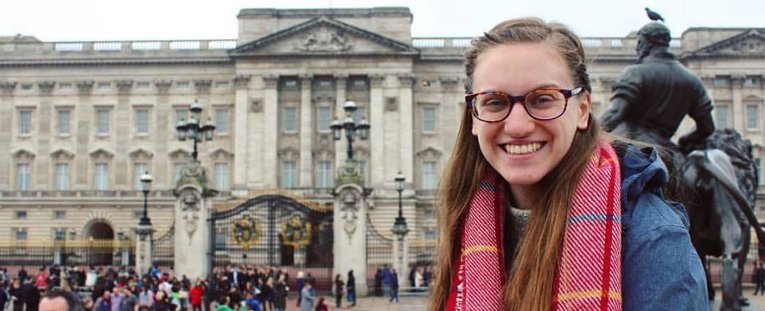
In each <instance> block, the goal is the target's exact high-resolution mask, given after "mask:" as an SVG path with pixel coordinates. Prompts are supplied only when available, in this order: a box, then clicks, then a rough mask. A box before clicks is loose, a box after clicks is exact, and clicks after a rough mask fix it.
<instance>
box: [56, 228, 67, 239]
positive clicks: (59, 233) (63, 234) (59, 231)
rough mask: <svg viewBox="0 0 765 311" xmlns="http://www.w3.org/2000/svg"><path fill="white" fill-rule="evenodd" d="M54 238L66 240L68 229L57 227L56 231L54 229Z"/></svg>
mask: <svg viewBox="0 0 765 311" xmlns="http://www.w3.org/2000/svg"><path fill="white" fill-rule="evenodd" d="M53 240H56V241H63V240H66V230H64V229H56V231H53Z"/></svg>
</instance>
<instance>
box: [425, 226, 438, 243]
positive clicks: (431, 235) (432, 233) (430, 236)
mask: <svg viewBox="0 0 765 311" xmlns="http://www.w3.org/2000/svg"><path fill="white" fill-rule="evenodd" d="M422 238H423V239H425V240H428V241H433V240H435V239H436V230H435V229H433V228H424V229H423V231H422Z"/></svg>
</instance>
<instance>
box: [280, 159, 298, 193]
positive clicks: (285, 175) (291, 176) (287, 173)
mask: <svg viewBox="0 0 765 311" xmlns="http://www.w3.org/2000/svg"><path fill="white" fill-rule="evenodd" d="M297 177H298V176H297V163H296V162H295V161H284V162H282V188H295V187H297V181H298V180H297Z"/></svg>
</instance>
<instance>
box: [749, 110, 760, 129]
mask: <svg viewBox="0 0 765 311" xmlns="http://www.w3.org/2000/svg"><path fill="white" fill-rule="evenodd" d="M758 110H759V109H757V105H746V128H747V129H749V130H755V129H757V127H758V126H757V121H758V120H757V119H758V118H757V113H758Z"/></svg>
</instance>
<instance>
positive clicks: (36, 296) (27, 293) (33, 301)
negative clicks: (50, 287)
mask: <svg viewBox="0 0 765 311" xmlns="http://www.w3.org/2000/svg"><path fill="white" fill-rule="evenodd" d="M22 291H23V292H24V294H23V296H24V303H25V304H26V305H27V308H26V311H37V307H38V306H39V305H40V298H41V297H40V291H39V290H38V289H37V287H35V285H34V284H32V283H27V284H25V285H24V286H22Z"/></svg>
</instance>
